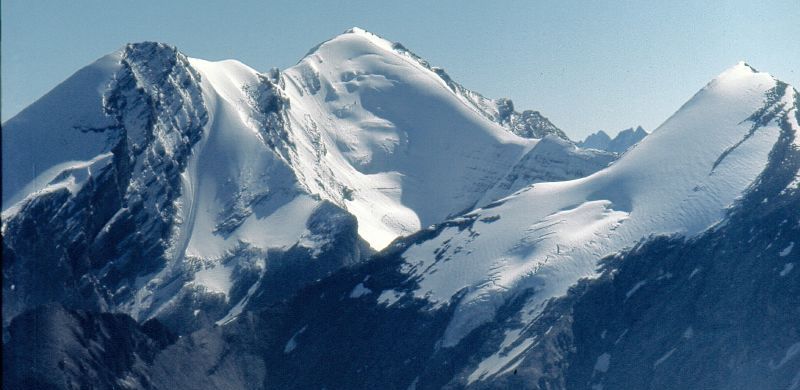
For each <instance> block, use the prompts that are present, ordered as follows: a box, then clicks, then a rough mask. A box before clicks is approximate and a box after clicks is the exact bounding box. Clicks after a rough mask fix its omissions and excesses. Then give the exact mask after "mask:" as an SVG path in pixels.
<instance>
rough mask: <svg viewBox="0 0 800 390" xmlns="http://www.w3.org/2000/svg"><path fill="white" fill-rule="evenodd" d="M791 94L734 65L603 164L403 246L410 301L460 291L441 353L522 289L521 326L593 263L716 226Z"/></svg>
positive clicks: (514, 340)
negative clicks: (653, 240) (644, 242)
mask: <svg viewBox="0 0 800 390" xmlns="http://www.w3.org/2000/svg"><path fill="white" fill-rule="evenodd" d="M793 93H794V91H793V90H792V89H791V87H788V86H787V85H786V84H783V83H779V82H776V81H775V80H774V79H773V78H772V77H771V76H769V75H768V74H766V73H759V72H756V71H754V70H753V69H751V68H750V67H749V66H747V65H746V64H744V63H740V64H739V65H737V66H735V67H733V68H731V69H729V70H727V71H726V72H724V73H723V74H721V75H720V76H719V77H718V78H716V79H715V80H713V81H712V82H711V83H709V84H708V85H707V86H706V87H705V88H703V89H702V90H701V91H700V92H698V93H697V94H696V95H695V96H694V97H693V98H692V99H691V100H690V101H689V102H687V103H686V104H685V105H684V106H683V107H682V108H681V109H680V110H679V111H678V112H677V113H675V114H674V115H673V116H672V117H671V118H670V119H669V120H667V121H666V122H665V123H664V124H663V125H662V126H660V127H659V128H658V129H657V130H656V131H654V132H653V134H652V135H650V136H648V137H647V138H646V139H645V140H644V141H643V142H642V143H640V144H639V145H638V146H637V147H636V148H634V149H632V150H631V151H629V152H628V153H627V154H626V155H625V156H623V158H622V159H620V160H618V161H617V162H616V163H614V164H613V165H612V166H610V167H609V168H607V169H605V170H602V171H600V172H597V173H595V174H593V175H591V176H589V177H586V178H582V179H577V180H573V181H567V182H558V183H541V184H535V185H533V186H530V187H528V188H526V189H525V190H523V191H521V192H519V193H518V194H515V195H513V196H511V197H508V198H506V199H503V200H501V201H499V202H497V203H495V204H493V205H490V206H487V207H485V208H482V209H479V210H476V211H474V212H472V213H469V214H466V215H465V216H464V217H460V218H459V219H456V220H454V221H452V222H451V224H452V225H453V226H452V227H448V228H445V229H443V230H442V231H441V232H440V233H439V234H438V235H437V236H436V237H435V238H433V239H430V240H427V241H424V242H421V243H418V244H415V245H412V246H411V247H409V248H408V249H407V250H406V251H405V252H404V254H403V257H404V258H405V261H406V266H405V272H406V273H407V274H408V275H409V276H410V277H411V278H413V279H414V280H416V281H417V282H418V283H419V288H418V289H417V290H416V291H415V292H414V294H415V296H417V297H420V298H426V299H428V300H429V301H430V302H431V303H432V304H433V305H441V304H444V303H447V302H450V301H451V299H453V297H454V296H456V294H457V293H459V292H460V293H461V294H463V295H459V297H460V298H458V299H457V300H456V301H454V302H457V305H458V306H457V308H456V312H455V314H454V317H453V319H452V321H451V322H450V324H449V326H448V328H447V331H446V332H445V335H444V339H443V345H444V346H454V345H456V344H457V343H458V342H459V340H461V338H462V337H463V336H464V335H466V334H467V333H468V332H470V331H471V330H473V329H475V328H476V327H477V326H479V325H481V324H483V323H485V322H486V321H489V320H490V319H491V318H492V317H493V316H494V313H495V311H496V310H497V308H498V307H500V306H501V305H503V304H504V303H506V302H507V301H508V299H509V298H511V297H514V296H516V295H517V294H519V293H521V292H522V291H524V290H525V289H533V290H534V291H535V294H534V295H533V296H532V297H531V298H530V299H529V300H528V302H527V303H526V308H525V309H524V311H523V313H526V314H525V315H524V320H523V323H527V322H530V321H531V320H532V319H533V318H535V317H536V315H537V313H538V312H539V310H540V309H541V307H542V305H543V304H544V303H545V302H546V301H547V300H548V299H549V298H552V297H555V296H560V295H563V294H564V293H566V291H567V288H568V287H569V286H571V285H573V284H574V283H575V282H576V281H577V280H578V279H579V278H582V277H592V276H594V275H595V272H596V271H595V268H596V261H597V260H598V259H600V258H602V257H605V256H607V255H610V254H612V253H615V252H617V251H620V250H622V249H624V248H626V247H630V246H632V245H633V244H635V243H636V242H637V241H639V240H641V239H643V238H646V237H648V236H650V235H659V234H667V235H671V234H677V235H683V236H693V235H695V234H697V233H699V232H702V231H703V230H704V229H706V228H708V227H709V226H712V225H713V224H714V223H716V222H718V221H719V220H720V218H721V217H722V216H723V214H724V212H725V210H726V208H727V207H729V206H730V205H731V204H732V203H733V202H734V201H735V200H736V199H737V198H738V197H739V196H740V195H741V194H742V193H743V191H745V190H746V189H747V188H748V187H749V186H751V185H752V184H753V182H754V180H755V179H756V177H757V176H758V174H759V173H760V172H761V171H762V170H763V168H764V166H765V164H766V163H767V158H768V155H769V152H770V150H771V149H772V148H773V145H774V144H775V142H776V140H777V138H778V135H779V132H780V128H779V126H780V124H781V123H782V121H785V120H786V117H787V111H789V110H793V109H795V108H794V107H793V105H794V104H795V101H794V100H793V99H792V98H791V96H794V95H793ZM787 96H788V97H789V98H788V99H787ZM787 102H788V103H787ZM518 337H519V331H510V332H508V333H507V335H506V340H505V341H504V342H503V343H502V345H501V346H500V349H499V351H498V354H496V355H494V356H492V357H490V358H489V359H487V360H486V361H484V363H482V364H481V365H480V366H479V367H478V368H477V369H476V371H475V372H474V373H473V374H472V375H471V376H470V378H469V379H470V381H474V380H477V379H480V378H485V377H487V376H488V375H490V374H494V373H497V372H498V370H500V369H502V368H507V364H508V363H509V362H510V361H512V359H513V358H514V356H516V355H517V354H519V353H521V352H522V351H524V350H525V348H526V346H527V345H530V343H531V342H533V340H532V339H526V340H522V339H518ZM512 345H514V348H513V349H511V348H510V346H512Z"/></svg>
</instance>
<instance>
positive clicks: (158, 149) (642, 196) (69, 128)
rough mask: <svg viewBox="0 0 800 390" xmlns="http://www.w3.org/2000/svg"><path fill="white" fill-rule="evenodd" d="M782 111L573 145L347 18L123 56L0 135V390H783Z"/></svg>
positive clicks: (788, 262) (790, 154)
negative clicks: (321, 36) (251, 51)
mask: <svg viewBox="0 0 800 390" xmlns="http://www.w3.org/2000/svg"><path fill="white" fill-rule="evenodd" d="M798 103H800V97H799V95H798V93H797V91H796V90H795V89H794V88H792V87H791V86H789V85H787V84H785V83H783V82H781V81H779V80H777V79H775V78H773V77H772V76H770V75H769V74H767V73H764V72H759V71H756V70H755V69H754V68H752V67H751V66H749V65H747V64H746V63H739V64H737V65H735V66H733V67H731V68H730V69H728V70H726V71H724V72H723V73H722V74H720V75H719V76H718V77H716V78H715V79H713V80H712V81H710V82H709V83H708V84H707V85H706V86H705V87H703V88H702V89H700V90H699V92H697V94H695V96H693V97H692V98H691V99H690V100H689V101H688V102H686V103H685V104H684V105H683V106H682V107H681V108H680V109H679V110H678V111H677V112H675V113H674V114H673V115H672V116H671V117H670V118H669V119H668V120H667V121H666V122H664V123H663V124H662V125H661V126H659V127H658V128H656V129H655V130H653V131H652V133H650V134H647V132H645V131H644V130H643V129H641V127H638V128H637V129H636V130H633V129H629V130H626V131H623V132H621V133H620V135H618V136H617V137H616V138H614V139H611V138H610V137H609V136H608V135H607V134H605V133H604V132H602V131H601V132H598V133H596V134H595V135H592V136H590V137H588V138H587V139H586V140H585V141H582V142H577V143H576V142H573V141H572V140H570V139H569V138H568V137H567V136H566V134H565V133H564V132H563V131H561V130H560V129H558V128H557V127H556V126H555V125H553V124H552V123H551V122H550V121H549V120H548V119H547V118H546V117H545V116H544V115H543V114H541V113H540V112H538V111H533V110H526V111H522V112H518V111H517V110H516V109H515V107H514V104H513V102H511V101H510V100H508V99H490V98H486V97H484V96H482V95H481V94H479V93H477V92H474V91H471V90H468V89H466V88H465V87H463V86H462V85H460V84H458V83H457V82H455V81H453V80H452V79H451V78H450V76H449V75H448V74H447V73H446V72H445V71H444V70H443V69H441V68H438V67H435V66H432V65H430V64H429V63H428V62H427V61H425V60H424V59H422V58H420V57H419V56H417V55H416V54H414V53H412V52H411V51H410V50H408V49H407V48H405V47H404V46H403V45H401V44H399V43H393V42H390V41H388V40H385V39H383V38H380V37H378V36H377V35H375V34H372V33H370V32H367V31H365V30H362V29H359V28H353V29H350V30H348V31H346V32H345V33H343V34H340V35H338V36H336V37H334V38H332V39H331V40H328V41H326V42H323V43H321V44H319V45H318V46H316V47H315V48H313V49H312V50H311V51H309V53H308V54H307V55H306V56H305V57H303V58H302V59H301V60H300V61H299V62H298V63H297V64H296V65H294V66H292V67H290V68H288V69H285V70H278V69H272V70H269V71H267V72H259V71H257V70H254V69H252V68H250V67H248V66H247V65H244V64H242V63H240V62H238V61H234V60H226V61H216V62H212V61H205V60H201V59H196V58H191V57H187V56H186V55H184V54H183V53H181V52H180V51H178V50H177V49H176V48H174V47H172V46H169V45H167V44H162V43H153V42H144V43H136V44H129V45H127V46H125V47H124V48H122V49H120V50H119V51H117V52H114V53H111V54H109V55H107V56H105V57H103V58H101V59H99V60H98V61H96V62H94V63H92V64H90V65H88V66H87V67H85V68H83V69H81V70H79V71H78V72H77V73H75V74H74V75H73V76H71V77H70V78H68V79H67V80H66V81H64V82H63V83H62V84H60V85H59V86H57V87H56V88H54V89H53V90H52V91H51V92H49V93H48V94H46V95H45V96H43V97H42V98H41V99H39V100H38V101H37V102H35V103H34V104H32V105H31V106H29V107H28V108H26V109H25V110H23V111H22V112H20V113H19V114H18V115H17V116H15V117H13V118H11V119H9V120H8V121H7V122H6V123H4V124H3V130H2V152H3V155H2V162H3V175H2V184H3V196H2V208H3V211H2V236H3V258H4V260H3V330H4V332H3V351H4V356H5V358H4V363H3V371H4V379H3V381H4V382H3V383H4V388H59V389H60V388H65V389H66V388H132V389H133V388H154V389H164V388H220V389H222V388H225V389H236V388H242V389H253V388H270V389H271V388H276V389H277V388H281V389H282V388H298V389H305V388H328V389H353V388H398V389H423V388H476V389H480V388H534V389H537V388H542V389H550V388H569V389H584V388H586V389H589V388H591V389H625V388H653V389H656V388H658V389H682V388H687V387H688V388H692V387H694V388H720V389H723V388H724V389H733V388H785V389H795V388H800V326H798V322H797V321H796V319H797V318H800V298H799V297H800V283H799V282H800V274H798V272H797V271H796V270H794V268H795V265H796V264H797V262H798V260H800V254H798V253H800V252H798V251H797V250H796V249H795V248H794V246H795V245H798V244H800V215H798V214H799V213H798V212H797V210H800V141H799V140H798V134H797V132H798V129H800V125H799V124H798V122H800V114H799V113H798V109H797V107H798V105H799V104H798ZM634 145H635V147H632V146H634ZM792 210H794V211H792Z"/></svg>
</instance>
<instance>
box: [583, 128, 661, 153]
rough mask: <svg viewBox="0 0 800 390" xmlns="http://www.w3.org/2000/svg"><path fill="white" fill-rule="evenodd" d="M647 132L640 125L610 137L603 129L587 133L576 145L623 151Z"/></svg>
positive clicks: (642, 137) (614, 151) (616, 151)
mask: <svg viewBox="0 0 800 390" xmlns="http://www.w3.org/2000/svg"><path fill="white" fill-rule="evenodd" d="M647 135H648V133H647V131H645V130H644V129H643V128H642V127H641V126H637V127H636V129H634V128H632V127H631V128H629V129H625V130H622V131H620V132H619V133H618V134H617V136H616V137H614V138H611V137H609V135H608V134H606V132H605V131H603V130H598V131H597V132H596V133H592V134H589V135H588V136H586V139H584V140H583V141H580V142H578V143H577V145H578V146H580V147H582V148H587V149H597V150H605V151H606V152H613V153H625V151H626V150H628V149H630V148H631V146H633V145H636V144H637V143H638V142H639V141H641V140H642V139H644V137H647Z"/></svg>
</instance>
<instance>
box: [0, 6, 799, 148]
mask: <svg viewBox="0 0 800 390" xmlns="http://www.w3.org/2000/svg"><path fill="white" fill-rule="evenodd" d="M352 26H359V27H363V28H365V29H367V30H370V31H372V32H375V33H377V34H379V35H381V36H383V37H384V38H387V39H389V40H393V41H399V42H402V43H403V44H404V45H405V46H406V47H408V48H409V49H411V50H412V51H414V52H416V53H417V54H418V55H420V56H422V57H423V58H425V59H427V60H428V61H430V62H431V63H432V64H434V65H437V66H442V67H444V68H445V69H446V70H447V71H448V73H450V75H451V76H452V77H453V78H454V79H455V80H457V81H459V82H461V83H462V84H463V85H464V86H466V87H467V88H470V89H473V90H476V91H478V92H480V93H482V94H484V95H486V96H488V97H510V98H512V99H513V100H514V102H515V105H516V107H517V108H518V109H527V108H530V109H537V110H540V111H542V113H544V115H546V116H548V117H549V118H550V119H551V120H552V121H553V122H554V123H555V124H556V125H557V126H559V127H561V128H563V129H564V130H565V131H567V133H568V134H569V135H570V136H572V137H573V138H578V137H583V136H585V135H586V134H588V133H589V132H592V131H594V130H597V129H605V130H609V131H610V132H612V133H613V132H616V131H618V130H620V129H623V128H626V127H630V126H634V125H637V124H641V125H643V126H645V127H646V128H647V129H653V128H654V127H656V126H657V125H659V124H660V123H661V122H663V121H664V120H665V119H666V118H667V117H668V116H669V115H670V114H672V112H674V111H675V110H676V109H677V108H678V107H680V105H681V104H683V103H684V101H685V100H686V99H688V98H689V97H691V95H692V94H694V92H696V91H697V90H698V89H699V88H701V87H702V86H703V85H705V83H706V82H708V81H709V80H710V79H711V78H713V77H714V76H716V75H717V74H718V73H720V72H722V71H723V70H724V69H726V68H728V67H729V66H732V65H734V64H735V63H736V62H737V61H739V60H746V61H748V63H750V64H751V65H752V66H754V67H755V68H757V69H759V70H765V71H768V72H770V73H772V74H773V75H775V76H777V77H778V78H780V79H782V80H784V81H786V82H788V83H790V84H792V85H795V86H800V0H749V1H743V0H729V1H713V0H708V1H680V0H669V1H664V0H660V1H652V2H651V1H614V2H612V1H591V0H556V1H507V2H503V1H480V2H479V1H474V2H470V1H399V2H398V1H391V2H390V1H385V2H384V1H371V2H366V1H351V2H338V1H318V2H312V1H307V2H301V1H296V0H295V1H240V2H236V1H217V2H212V1H163V0H162V1H149V0H139V1H133V0H130V1H117V0H87V1H81V0H75V1H46V2H45V1H36V0H3V1H2V99H3V100H2V110H3V112H2V117H3V120H5V119H8V118H10V117H11V116H13V115H14V114H16V113H17V112H19V110H21V109H22V108H24V107H25V106H27V105H28V104H30V103H31V102H33V101H34V100H36V99H37V98H38V97H40V96H41V95H42V94H44V93H45V92H47V91H48V90H50V89H51V88H52V87H54V86H55V85H57V84H58V83H59V82H61V81H62V80H64V79H65V78H66V77H68V76H69V75H70V74H72V73H73V72H74V71H76V70H77V69H79V68H80V67H82V66H84V65H86V64H88V63H90V62H91V61H93V60H94V59H96V58H98V57H100V56H102V55H104V54H106V53H108V52H111V51H113V50H115V49H117V48H119V47H121V46H122V45H124V44H125V43H127V42H135V41H143V40H155V41H163V42H168V43H171V44H174V45H176V46H178V48H179V49H180V50H182V51H183V52H184V53H186V54H187V55H189V56H192V57H199V58H204V59H227V58H235V59H238V60H240V61H242V62H244V63H246V64H248V65H250V66H252V67H254V68H256V69H259V70H267V69H269V68H270V67H273V66H277V67H280V68H286V67H287V66H291V65H293V64H294V63H295V62H297V60H299V59H300V58H301V57H302V56H303V54H305V53H306V52H307V51H308V49H310V48H311V47H312V46H314V45H315V44H317V43H319V42H321V41H323V40H326V39H328V38H330V37H332V36H334V35H336V34H338V33H340V32H342V31H344V30H345V29H347V28H349V27H352Z"/></svg>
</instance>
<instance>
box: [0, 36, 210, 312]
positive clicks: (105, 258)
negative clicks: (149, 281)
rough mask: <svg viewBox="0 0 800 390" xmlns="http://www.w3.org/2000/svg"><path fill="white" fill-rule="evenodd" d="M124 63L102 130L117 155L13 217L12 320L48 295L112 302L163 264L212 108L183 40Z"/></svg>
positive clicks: (6, 300) (9, 235)
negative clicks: (75, 187) (181, 49)
mask: <svg viewBox="0 0 800 390" xmlns="http://www.w3.org/2000/svg"><path fill="white" fill-rule="evenodd" d="M121 65H122V66H121V68H120V70H119V71H118V72H117V74H116V75H115V77H114V80H113V81H112V85H111V86H110V88H109V92H108V93H107V95H106V98H105V99H104V104H105V106H104V110H105V112H106V114H107V115H108V116H109V117H111V118H113V122H114V123H115V124H114V125H112V126H110V127H108V128H106V129H96V130H95V131H104V132H108V133H109V136H108V137H109V140H110V141H111V142H114V144H113V145H115V146H114V147H113V148H112V153H113V156H112V157H111V159H110V163H108V164H107V165H105V166H103V167H100V169H99V172H98V173H96V174H93V175H92V176H91V177H90V178H89V182H88V183H87V184H86V185H84V186H83V187H82V188H81V190H80V191H79V192H78V193H77V194H74V195H72V194H71V193H70V191H69V190H67V189H61V190H58V191H54V192H52V193H49V194H47V195H45V196H38V197H35V198H33V199H32V200H31V201H29V202H28V203H25V204H23V205H22V206H21V210H20V212H18V213H16V214H15V215H14V216H13V217H12V218H11V219H10V220H8V221H5V223H6V228H5V230H4V232H3V253H4V255H5V256H6V258H5V261H4V262H3V293H4V294H3V309H4V322H5V319H9V318H12V317H13V316H14V315H15V314H17V313H19V312H21V311H23V310H25V309H26V308H28V307H34V306H36V305H38V304H42V303H46V302H62V303H64V304H68V305H69V306H72V307H79V308H87V309H94V310H105V309H106V308H108V307H110V306H113V305H114V304H115V303H117V302H120V301H121V300H123V299H126V298H129V296H130V294H131V293H132V291H131V289H130V288H129V284H131V283H132V282H133V280H134V279H135V278H136V277H137V276H140V275H144V274H147V273H150V272H153V271H155V270H157V269H159V268H160V267H162V266H163V263H164V259H163V254H164V250H165V248H166V247H167V245H168V244H167V242H166V239H167V236H168V235H169V233H170V230H171V228H172V225H173V223H174V218H172V215H173V214H174V213H175V207H174V200H175V199H176V198H177V197H178V196H179V195H180V177H179V175H180V173H181V171H182V170H183V169H184V168H185V164H186V162H187V158H188V156H189V153H190V151H191V146H192V145H193V144H194V143H195V142H197V141H198V140H199V139H200V136H201V132H202V128H203V126H204V125H205V123H206V121H207V120H208V114H207V112H206V110H205V105H204V104H203V101H202V94H201V91H200V84H199V75H198V74H197V73H196V72H195V71H194V70H193V69H192V68H191V67H190V66H189V63H188V60H187V59H186V57H185V56H183V55H182V54H180V53H178V52H177V50H176V49H175V48H174V47H170V46H166V45H163V44H157V43H142V44H132V45H128V46H127V47H126V49H125V50H124V52H123V54H122V59H121ZM165 157H166V158H165ZM41 221H48V222H47V223H40V222H41Z"/></svg>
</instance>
